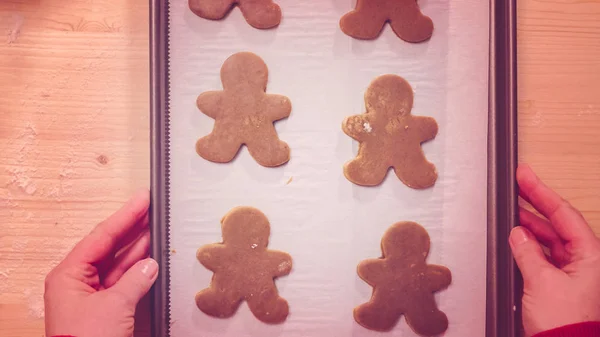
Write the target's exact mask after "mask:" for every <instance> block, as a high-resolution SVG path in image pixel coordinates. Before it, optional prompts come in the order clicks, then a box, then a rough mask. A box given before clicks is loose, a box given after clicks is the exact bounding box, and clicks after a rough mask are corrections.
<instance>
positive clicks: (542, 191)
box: [509, 165, 600, 336]
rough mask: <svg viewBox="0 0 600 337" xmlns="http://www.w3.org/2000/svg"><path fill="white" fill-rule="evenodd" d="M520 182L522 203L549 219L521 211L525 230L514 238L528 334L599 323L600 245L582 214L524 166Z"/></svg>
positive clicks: (514, 233)
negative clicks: (548, 253)
mask: <svg viewBox="0 0 600 337" xmlns="http://www.w3.org/2000/svg"><path fill="white" fill-rule="evenodd" d="M517 182H518V183H519V188H520V195H521V197H522V198H523V199H524V200H526V201H527V202H529V203H530V204H531V205H532V206H533V207H534V208H535V209H536V210H538V211H539V212H540V213H541V214H542V215H543V216H545V217H546V219H547V220H546V219H542V218H540V217H538V216H537V215H535V214H533V213H531V212H529V211H527V210H525V209H523V208H521V209H520V213H519V218H520V222H521V226H519V227H515V228H513V230H512V232H511V233H510V240H509V242H510V247H511V249H512V252H513V255H514V257H515V260H516V262H517V265H518V266H519V269H520V270H521V274H523V281H524V289H523V302H522V305H523V306H522V312H523V326H524V328H525V334H526V335H527V336H532V335H535V334H537V333H539V332H542V331H546V330H550V329H554V328H557V327H561V326H564V325H569V324H574V323H580V322H586V321H600V240H598V238H596V236H595V235H594V232H593V231H592V230H591V229H590V227H589V226H588V224H587V222H586V221H585V219H584V218H583V216H582V215H581V213H580V212H579V211H578V210H577V209H575V208H574V207H573V206H571V205H570V204H569V203H568V202H567V201H565V200H564V199H562V198H561V197H560V196H559V195H558V194H556V193H555V192H554V191H552V190H551V189H550V188H549V187H547V186H546V185H544V183H543V182H542V181H541V180H540V179H539V178H538V177H537V176H536V175H535V173H534V172H533V171H532V170H531V168H530V167H529V166H526V165H520V166H519V168H518V169H517ZM540 244H541V245H544V246H545V247H546V248H548V250H549V252H550V255H549V256H547V255H546V254H545V253H544V251H543V250H542V247H541V245H540Z"/></svg>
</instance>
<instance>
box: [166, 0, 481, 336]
mask: <svg viewBox="0 0 600 337" xmlns="http://www.w3.org/2000/svg"><path fill="white" fill-rule="evenodd" d="M280 5H281V7H282V10H283V13H284V18H283V21H282V24H281V26H280V27H279V28H277V29H275V30H269V31H259V30H255V29H253V28H251V27H250V26H248V25H247V24H246V23H245V21H244V20H243V17H242V16H241V13H240V12H239V10H237V9H235V10H234V11H233V12H232V13H231V14H230V15H229V16H228V17H227V19H226V20H224V21H208V20H204V19H201V18H198V17H196V16H195V15H193V14H192V13H191V12H190V11H189V9H188V7H187V2H185V1H171V2H170V14H169V19H170V22H169V32H168V33H169V41H170V44H169V46H170V49H169V50H170V53H169V60H168V61H169V64H170V66H169V84H170V90H169V97H170V99H169V111H170V134H171V138H170V141H169V144H168V146H169V153H170V155H169V158H168V161H169V163H170V173H169V177H168V178H169V180H170V209H169V214H170V221H169V222H170V241H169V250H171V251H172V252H171V254H170V261H169V263H170V268H169V269H170V289H169V291H170V317H171V324H170V334H171V336H190V335H202V336H208V337H210V336H279V335H285V336H292V337H294V336H324V335H326V334H327V335H334V336H376V335H380V334H379V333H375V332H370V331H368V330H365V329H364V328H362V327H360V326H358V325H357V324H356V323H355V322H354V320H353V318H352V309H353V308H354V307H355V306H356V305H358V304H360V303H363V302H365V301H367V300H368V299H369V297H370V293H371V288H370V287H369V286H368V285H366V284H365V283H364V282H362V281H361V280H360V279H359V278H358V276H357V275H356V265H357V263H358V262H359V261H361V260H363V259H366V258H373V257H378V256H380V255H381V251H380V248H379V243H380V240H381V235H382V234H383V232H384V231H385V229H387V228H388V227H389V226H390V225H391V224H393V223H394V222H397V221H402V220H412V221H417V222H419V223H420V224H422V225H423V226H424V227H425V228H427V230H428V231H429V233H430V236H431V240H432V250H431V252H430V257H429V260H428V261H429V262H430V263H436V264H442V265H445V266H447V267H449V268H450V269H451V270H452V272H453V284H452V285H451V286H450V288H449V289H448V290H446V291H443V292H441V293H439V294H438V295H437V296H436V297H437V299H438V304H439V307H440V308H441V310H443V311H444V312H446V314H447V315H448V317H449V320H450V327H449V329H448V332H447V333H446V336H482V335H484V333H485V285H486V284H485V267H486V265H485V264H486V240H485V238H486V219H487V218H486V214H487V213H486V203H487V201H486V200H487V188H486V186H487V179H486V178H487V117H488V114H487V112H488V52H489V49H488V43H489V4H488V3H487V2H480V1H475V0H462V1H452V2H447V1H442V0H439V1H434V0H429V1H420V5H421V7H422V10H423V12H424V13H425V14H426V15H428V16H430V17H431V18H432V19H433V20H434V23H435V25H436V28H435V31H434V35H433V37H432V39H431V40H430V41H428V42H426V43H422V44H409V43H406V42H403V41H401V40H399V39H398V38H397V37H396V36H395V35H394V34H393V32H392V31H391V29H390V28H389V27H386V28H385V29H384V32H383V34H382V36H381V37H379V39H377V40H375V41H358V40H353V39H351V38H350V37H348V36H346V35H344V34H343V33H342V32H341V31H340V30H339V27H338V21H339V18H340V17H341V16H342V15H343V14H344V13H346V12H347V11H349V10H351V9H352V8H353V3H352V2H350V1H321V2H316V1H315V2H313V1H311V2H308V1H307V2H298V3H292V2H290V1H281V2H280ZM238 51H251V52H254V53H256V54H258V55H259V56H261V57H262V58H263V59H264V60H265V62H266V63H267V66H268V67H269V84H268V88H267V92H269V93H274V94H282V95H286V96H288V97H289V98H290V99H291V101H292V106H293V111H292V115H291V116H290V118H288V120H285V121H282V122H278V123H277V124H276V128H277V131H278V133H279V136H280V138H281V139H282V140H284V141H286V142H287V143H288V144H289V145H290V147H291V150H292V159H291V161H290V162H289V163H288V164H287V165H285V166H283V167H279V168H264V167H261V166H259V165H258V164H257V163H255V162H254V160H253V159H252V158H251V157H250V155H249V154H248V152H247V150H246V149H242V151H240V154H239V156H238V157H237V158H236V160H235V161H234V162H232V163H230V164H214V163H210V162H208V161H205V160H203V159H202V158H200V157H199V156H198V155H197V154H196V153H195V151H194V144H195V142H196V140H197V139H198V138H199V137H201V136H203V135H206V134H208V133H209V132H210V130H211V129H212V124H213V121H212V120H211V119H210V118H209V117H207V116H205V115H203V114H202V113H201V112H199V111H198V109H197V108H196V106H195V100H196V97H197V96H198V94H200V93H201V92H204V91H208V90H219V89H221V83H220V78H219V70H220V66H221V64H222V63H223V61H224V60H225V59H226V58H227V57H229V56H230V55H231V54H233V53H235V52H238ZM386 73H393V74H398V75H400V76H403V77H404V78H406V79H407V80H408V81H409V82H410V83H411V85H412V86H413V88H414V89H415V106H414V108H413V111H412V112H413V114H415V115H426V116H432V117H434V118H435V119H436V120H437V121H438V124H439V126H440V132H439V134H438V136H437V138H436V139H435V140H433V141H432V142H429V143H427V144H425V145H424V150H425V153H426V156H427V158H428V159H429V160H430V161H432V162H433V163H435V164H436V166H437V169H438V172H439V179H438V181H437V183H436V185H435V186H434V187H433V188H431V189H428V190H424V191H416V190H412V189H409V188H408V187H406V186H404V185H403V184H402V183H401V182H400V181H398V180H397V179H396V177H395V175H393V173H392V174H390V175H388V179H386V181H385V182H384V183H383V184H382V185H381V186H379V187H374V188H373V187H370V188H367V187H359V186H355V185H352V184H351V183H350V182H349V181H347V180H346V179H345V178H344V176H343V173H342V166H343V164H344V163H345V162H346V161H348V160H350V159H352V158H353V157H354V156H355V154H356V150H357V147H358V146H357V143H356V142H354V141H353V140H352V139H350V138H349V137H347V136H346V135H344V134H343V132H342V131H341V122H342V121H343V119H344V117H346V116H349V115H354V114H359V113H363V112H364V102H363V94H364V91H365V90H366V88H367V86H368V85H369V83H370V81H371V80H373V79H374V78H375V77H377V76H379V75H382V74H386ZM290 178H291V182H290ZM288 182H289V183H288ZM238 205H248V206H253V207H257V208H259V209H260V210H262V211H263V212H264V213H265V214H266V215H267V216H268V217H269V220H270V221H271V226H272V228H271V238H270V248H272V249H279V250H284V251H287V252H288V253H290V254H291V255H292V257H293V259H294V269H293V271H292V273H291V274H290V275H289V276H287V277H284V278H281V279H278V280H277V286H278V288H279V290H280V293H281V295H282V296H283V297H284V298H286V299H287V300H288V302H289V303H290V316H289V318H288V320H287V321H286V322H285V323H284V324H282V325H277V326H269V325H265V324H262V323H260V322H259V321H257V320H256V319H255V318H254V317H253V316H252V314H251V313H250V312H249V310H248V308H247V307H246V305H245V304H244V305H242V306H241V307H240V310H239V311H238V313H237V314H236V315H235V316H234V317H233V318H231V319H228V320H218V319H214V318H211V317H208V316H206V315H204V314H203V313H202V312H200V311H199V310H198V309H197V308H196V306H195V303H194V295H195V293H196V292H197V291H199V290H201V289H203V288H205V287H206V286H207V285H208V284H209V282H210V278H211V275H212V274H211V272H209V271H208V270H206V269H204V267H202V266H201V265H200V263H199V262H198V261H197V260H196V258H195V252H196V250H197V248H198V247H200V246H201V245H204V244H207V243H212V242H218V241H220V239H221V237H220V236H221V233H220V223H219V220H220V218H221V217H222V216H223V215H224V214H225V213H227V211H229V210H230V209H231V208H233V207H235V206H238ZM386 335H387V336H414V333H412V331H410V329H409V328H408V327H407V326H406V324H404V322H403V319H402V320H401V322H400V323H399V324H398V326H397V327H396V328H395V329H394V330H393V331H392V332H390V333H387V334H386Z"/></svg>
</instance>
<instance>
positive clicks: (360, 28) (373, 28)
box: [340, 0, 388, 40]
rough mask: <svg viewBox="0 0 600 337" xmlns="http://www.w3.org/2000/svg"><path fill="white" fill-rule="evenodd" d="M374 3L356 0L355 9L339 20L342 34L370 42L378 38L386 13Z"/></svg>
mask: <svg viewBox="0 0 600 337" xmlns="http://www.w3.org/2000/svg"><path fill="white" fill-rule="evenodd" d="M376 2H377V1H373V0H371V2H368V1H366V0H358V3H357V4H356V9H355V10H353V11H351V12H348V13H347V14H346V15H344V16H342V18H341V19H340V28H341V29H342V31H343V32H344V34H346V35H349V36H351V37H353V38H355V39H361V40H372V39H375V38H376V37H377V36H379V34H380V33H381V30H382V29H383V25H384V24H385V22H386V20H387V14H388V13H386V11H384V10H381V8H379V7H380V6H377V4H374V3H376Z"/></svg>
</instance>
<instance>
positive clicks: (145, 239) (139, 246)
mask: <svg viewBox="0 0 600 337" xmlns="http://www.w3.org/2000/svg"><path fill="white" fill-rule="evenodd" d="M149 248H150V231H149V230H146V231H145V232H144V233H142V234H141V235H140V236H139V237H138V239H137V240H136V241H135V242H133V243H132V244H131V246H129V247H127V249H126V250H124V251H123V252H121V253H120V254H119V255H118V256H117V257H116V259H115V263H114V265H113V266H112V268H111V269H110V270H109V271H108V273H107V274H106V277H105V278H104V282H103V283H104V287H105V288H110V287H112V286H113V285H114V284H115V283H117V281H118V280H119V279H120V278H121V276H123V274H125V272H126V271H127V270H128V269H129V268H131V266H133V265H134V264H135V263H136V262H138V261H139V260H141V259H144V258H146V257H148V249H149Z"/></svg>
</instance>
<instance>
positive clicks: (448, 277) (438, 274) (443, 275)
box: [427, 264, 452, 292]
mask: <svg viewBox="0 0 600 337" xmlns="http://www.w3.org/2000/svg"><path fill="white" fill-rule="evenodd" d="M427 281H428V282H429V285H430V286H431V289H430V290H431V292H436V291H439V290H442V289H445V288H448V286H449V285H450V283H451V282H452V273H450V270H449V269H448V268H446V267H443V266H438V265H435V264H430V265H428V266H427Z"/></svg>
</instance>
